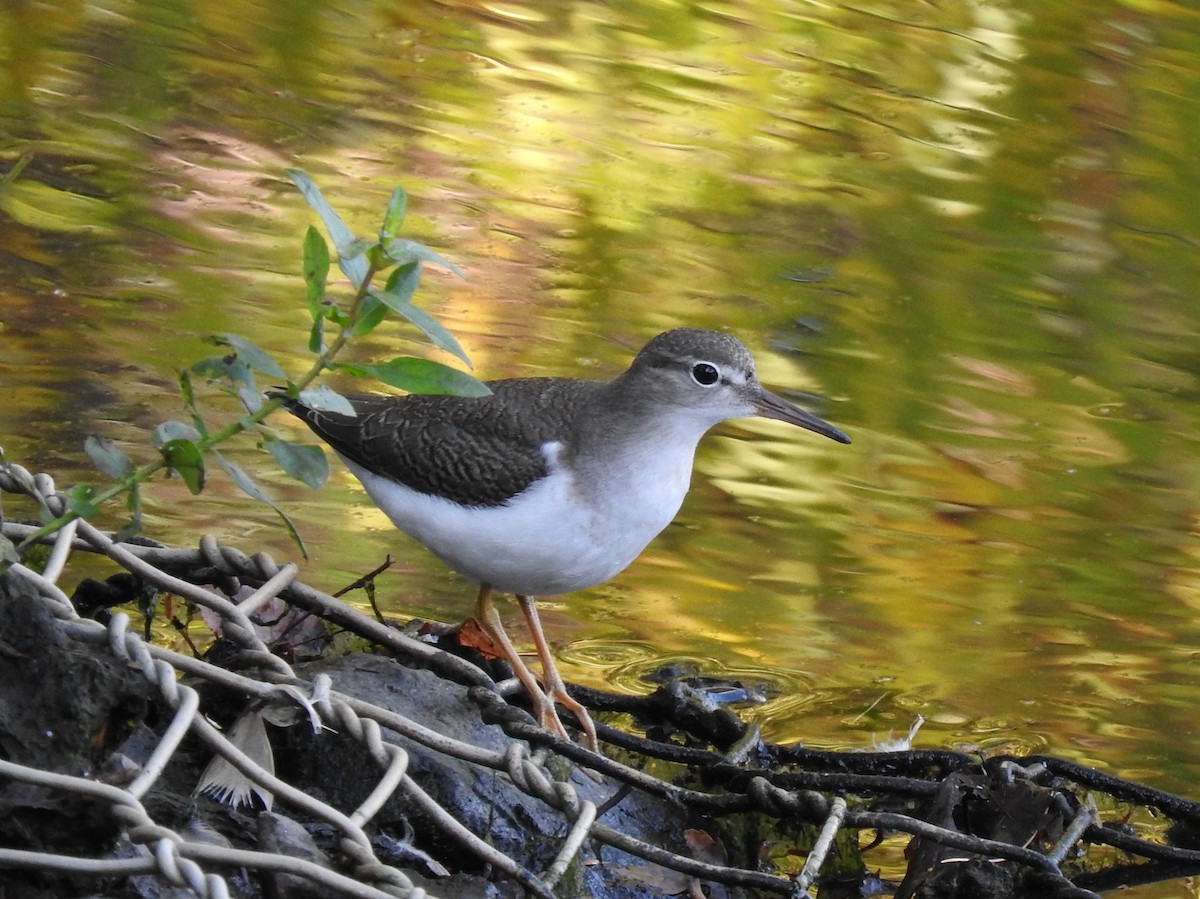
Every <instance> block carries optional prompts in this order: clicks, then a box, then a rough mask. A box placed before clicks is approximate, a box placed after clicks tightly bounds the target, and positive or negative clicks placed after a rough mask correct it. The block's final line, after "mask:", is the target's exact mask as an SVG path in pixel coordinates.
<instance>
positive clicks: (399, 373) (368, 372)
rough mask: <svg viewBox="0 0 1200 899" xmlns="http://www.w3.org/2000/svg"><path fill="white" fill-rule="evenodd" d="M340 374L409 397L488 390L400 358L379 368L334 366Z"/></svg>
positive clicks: (436, 365) (427, 363)
mask: <svg viewBox="0 0 1200 899" xmlns="http://www.w3.org/2000/svg"><path fill="white" fill-rule="evenodd" d="M335 367H336V368H338V369H339V370H341V371H345V372H347V373H348V374H352V375H357V376H358V377H364V376H365V377H369V378H375V379H376V380H378V381H382V382H383V383H385V384H387V385H389V386H391V387H399V388H400V389H401V390H407V391H408V392H409V393H449V394H454V395H455V396H488V395H489V394H491V392H492V391H491V389H490V388H489V387H488V386H487V385H486V384H484V383H483V382H482V381H479V380H476V379H475V378H473V377H471V376H470V375H469V374H467V373H466V372H463V371H459V370H458V369H456V368H451V367H450V366H448V365H442V363H440V362H433V361H431V360H429V359H418V358H416V357H415V356H399V357H397V358H396V359H392V360H391V361H390V362H383V363H380V364H378V365H364V364H362V363H358V364H355V365H336V366H335Z"/></svg>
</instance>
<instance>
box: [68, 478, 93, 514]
mask: <svg viewBox="0 0 1200 899" xmlns="http://www.w3.org/2000/svg"><path fill="white" fill-rule="evenodd" d="M63 495H64V496H66V498H67V509H68V510H69V511H71V512H74V513H75V514H76V515H78V516H79V517H80V518H94V517H95V516H96V514H97V513H98V512H99V511H100V507H99V506H97V505H96V504H95V503H94V502H93V501H92V499H93V497H95V495H96V488H95V487H93V486H92V485H91V484H76V485H75V486H74V487H71V488H70V489H69V490H64V491H63Z"/></svg>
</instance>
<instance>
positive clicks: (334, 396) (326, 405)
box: [300, 366, 358, 417]
mask: <svg viewBox="0 0 1200 899" xmlns="http://www.w3.org/2000/svg"><path fill="white" fill-rule="evenodd" d="M335 367H336V366H335ZM300 402H302V403H304V405H306V406H308V407H309V408H310V409H317V410H318V411H321V412H336V413H338V414H339V415H350V416H353V417H357V415H358V413H357V412H355V411H354V407H353V406H352V405H350V401H349V400H348V399H346V398H345V397H344V396H342V395H341V394H340V393H338V392H337V391H336V390H331V389H330V388H328V387H325V386H321V387H310V388H309V389H307V390H301V391H300Z"/></svg>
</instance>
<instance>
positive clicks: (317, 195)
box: [288, 169, 367, 287]
mask: <svg viewBox="0 0 1200 899" xmlns="http://www.w3.org/2000/svg"><path fill="white" fill-rule="evenodd" d="M288 175H289V176H290V177H291V179H292V182H293V183H294V184H295V185H296V187H297V188H298V189H299V191H300V194H301V196H303V197H304V201H305V202H306V203H308V205H309V206H310V207H311V208H312V210H313V212H315V213H316V214H317V217H318V218H319V219H320V220H321V224H323V225H324V226H325V230H326V231H327V232H328V233H329V239H330V240H332V241H333V246H334V249H335V250H336V251H337V255H338V267H339V268H341V270H342V272H343V274H345V276H346V277H347V278H349V279H350V281H351V283H352V284H353V285H354V286H355V287H361V286H362V283H363V281H364V280H365V279H366V277H367V260H366V259H364V258H363V257H362V255H361V254H362V251H361V250H359V251H357V252H354V251H353V245H354V243H355V238H354V235H353V234H352V233H351V231H350V229H349V228H347V227H346V223H345V222H343V221H342V217H341V216H340V215H338V214H337V212H335V211H334V208H333V207H332V206H330V205H329V202H328V201H327V200H326V199H325V197H323V196H322V195H321V191H320V190H319V189H318V188H317V185H316V183H315V182H314V181H313V180H312V178H310V177H309V176H308V174H307V173H306V172H302V171H301V170H300V169H288Z"/></svg>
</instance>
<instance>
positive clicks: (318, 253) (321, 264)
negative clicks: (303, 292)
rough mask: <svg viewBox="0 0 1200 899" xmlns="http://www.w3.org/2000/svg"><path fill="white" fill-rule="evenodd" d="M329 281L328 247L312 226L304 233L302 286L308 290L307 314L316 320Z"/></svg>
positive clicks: (319, 233)
mask: <svg viewBox="0 0 1200 899" xmlns="http://www.w3.org/2000/svg"><path fill="white" fill-rule="evenodd" d="M328 280H329V246H328V245H327V244H326V243H325V238H324V237H322V236H321V232H320V231H318V230H317V229H316V228H314V227H313V226H312V225H309V226H308V230H307V231H305V232H304V284H305V286H306V287H307V288H308V312H309V314H310V315H311V316H312V317H313V319H314V320H316V319H317V318H318V317H319V310H320V308H321V297H323V296H325V283H326V282H327V281H328Z"/></svg>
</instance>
